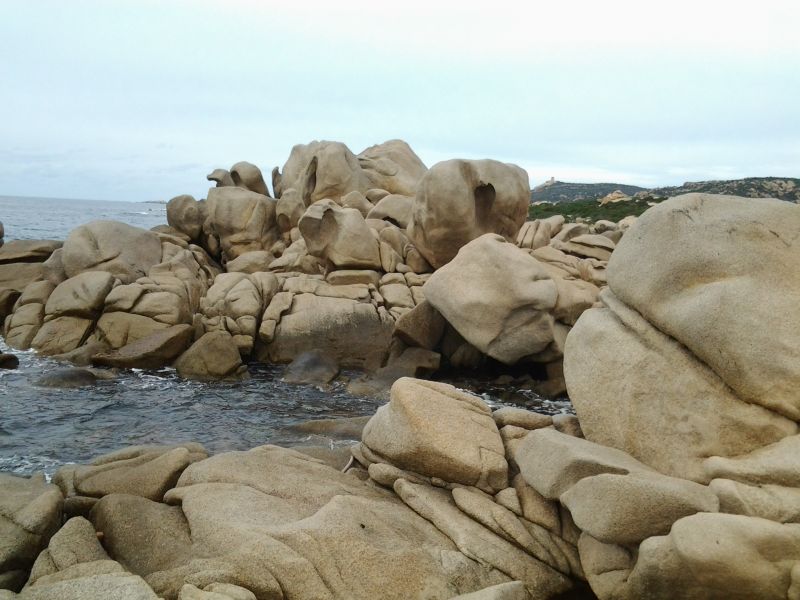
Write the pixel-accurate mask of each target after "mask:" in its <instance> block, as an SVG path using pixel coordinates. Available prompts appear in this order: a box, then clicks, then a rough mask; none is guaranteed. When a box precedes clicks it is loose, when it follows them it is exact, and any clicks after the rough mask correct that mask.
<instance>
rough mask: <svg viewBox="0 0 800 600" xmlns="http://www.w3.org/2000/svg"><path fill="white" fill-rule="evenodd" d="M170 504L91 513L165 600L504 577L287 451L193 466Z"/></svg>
mask: <svg viewBox="0 0 800 600" xmlns="http://www.w3.org/2000/svg"><path fill="white" fill-rule="evenodd" d="M166 501H167V502H168V503H170V506H165V505H163V504H157V503H154V502H150V501H147V500H144V499H141V498H135V497H132V496H125V495H112V496H106V497H105V498H103V499H102V500H101V501H100V502H99V503H98V504H97V506H96V507H95V508H94V509H93V511H92V520H93V522H94V524H95V526H96V527H97V528H98V529H101V530H102V531H103V532H104V534H105V535H104V544H105V545H106V547H107V548H108V549H109V552H111V553H112V554H113V555H114V556H116V557H117V558H118V560H120V561H121V562H123V563H124V564H125V565H127V566H128V567H129V568H131V569H132V570H133V571H134V572H136V573H138V574H140V575H142V576H143V577H144V578H145V579H146V580H147V581H148V583H149V584H150V585H151V586H152V587H153V589H155V590H156V592H157V593H158V594H159V595H161V596H164V597H166V598H174V597H177V595H178V593H179V591H180V589H181V588H182V587H183V585H184V584H185V583H186V582H187V581H190V582H192V584H193V585H195V586H196V587H198V588H200V589H204V591H213V590H212V589H211V587H210V586H211V584H214V583H220V582H225V583H228V584H233V585H236V586H239V587H241V588H244V589H246V590H250V591H251V592H252V593H253V594H254V595H255V596H256V597H257V598H280V597H288V598H334V597H340V598H352V599H353V600H374V599H375V598H386V599H387V600H422V599H423V598H431V597H434V598H449V597H452V596H454V595H458V594H459V593H465V592H470V591H474V590H478V589H483V588H486V587H489V586H491V585H495V584H498V583H502V582H505V581H508V580H509V578H508V576H506V575H504V574H503V573H501V572H500V571H498V570H497V569H495V568H492V567H490V566H487V565H486V564H485V563H484V564H479V563H478V562H476V561H474V560H471V559H469V558H467V557H466V556H465V555H463V554H462V553H461V552H459V551H458V549H457V548H456V546H455V545H454V544H453V543H452V542H451V541H450V540H449V539H448V538H447V537H446V536H445V535H444V534H442V533H441V532H440V531H439V530H437V529H436V527H434V526H433V525H431V524H430V523H429V522H427V521H426V520H425V519H423V518H421V517H420V516H419V515H417V514H416V513H415V512H414V511H412V510H410V509H409V508H407V507H406V506H405V505H404V504H403V503H402V502H401V501H399V500H398V499H397V498H396V497H394V495H393V494H391V493H390V492H387V491H385V490H382V489H380V488H377V487H376V486H374V485H370V484H366V483H364V482H361V481H359V480H358V479H357V478H355V477H353V476H352V475H349V474H344V473H340V472H337V471H336V470H334V469H331V468H330V467H328V466H326V465H324V464H322V463H321V462H320V461H317V460H314V459H313V458H310V457H308V456H305V455H303V454H301V453H299V452H294V451H292V450H286V449H282V448H277V447H271V446H264V447H260V448H254V449H253V450H250V451H248V452H230V453H224V454H219V455H216V456H214V457H211V458H209V459H207V460H205V461H201V462H199V463H195V464H194V465H192V466H190V467H189V468H187V469H186V470H185V471H184V473H183V475H182V476H181V479H180V480H179V482H178V486H177V487H176V488H174V489H173V490H171V491H170V492H169V493H168V494H167V497H166ZM454 509H455V508H454ZM455 510H456V511H457V509H455ZM518 552H519V553H520V554H524V553H522V551H518ZM529 560H533V559H529Z"/></svg>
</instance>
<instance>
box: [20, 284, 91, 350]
mask: <svg viewBox="0 0 800 600" xmlns="http://www.w3.org/2000/svg"><path fill="white" fill-rule="evenodd" d="M67 281H69V280H67ZM93 327H94V321H92V320H91V319H84V318H81V317H68V316H65V317H56V318H54V319H52V320H51V321H45V322H44V323H43V324H42V326H41V327H40V328H39V331H37V332H36V335H35V336H34V337H33V340H31V347H32V348H34V349H35V350H36V351H37V352H39V354H44V355H52V354H62V353H64V352H69V351H71V350H75V348H77V347H78V346H80V345H82V344H83V343H84V342H85V341H86V340H87V339H88V337H89V335H90V334H91V333H92V328H93Z"/></svg>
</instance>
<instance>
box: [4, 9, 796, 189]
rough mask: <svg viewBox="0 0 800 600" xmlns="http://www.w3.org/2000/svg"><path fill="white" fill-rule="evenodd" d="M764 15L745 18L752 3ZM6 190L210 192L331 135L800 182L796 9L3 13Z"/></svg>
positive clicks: (673, 175)
mask: <svg viewBox="0 0 800 600" xmlns="http://www.w3.org/2000/svg"><path fill="white" fill-rule="evenodd" d="M742 6H745V7H746V10H745V9H743V8H741V7H742ZM0 10H2V18H0V58H1V60H0V109H1V110H2V121H0V123H2V124H1V125H0V194H7V195H29V196H55V197H68V198H96V199H108V200H166V199H169V198H170V197H172V196H175V195H177V194H180V193H191V194H194V195H195V196H196V197H203V196H204V195H205V191H206V189H207V187H208V182H207V181H206V180H205V175H206V174H207V173H209V172H210V171H211V170H212V169H213V168H215V167H224V168H227V167H229V166H230V165H232V164H233V163H235V162H237V161H239V160H249V161H251V162H254V163H256V164H258V165H259V166H260V167H261V168H262V170H263V171H264V172H265V175H266V176H267V179H268V178H269V177H268V176H269V171H270V170H271V169H272V167H273V166H275V165H281V166H282V165H283V163H284V162H285V161H286V158H287V157H288V155H289V151H290V150H291V147H292V146H293V145H294V144H296V143H307V142H309V141H311V140H314V139H331V140H340V141H343V142H345V143H346V144H347V145H348V146H349V147H350V148H351V149H352V150H353V151H354V152H356V153H358V152H360V151H361V150H363V149H364V148H365V147H366V146H369V145H371V144H374V143H379V142H382V141H385V140H387V139H391V138H402V139H405V140H406V141H408V142H409V143H410V144H411V146H412V147H413V148H414V149H415V150H416V152H417V153H418V154H419V155H420V157H421V158H422V159H423V161H425V163H426V164H428V166H430V165H432V164H434V163H435V162H438V161H440V160H445V159H447V158H455V157H460V158H497V159H500V160H504V161H509V162H514V163H517V164H519V165H520V166H522V167H524V168H525V169H527V170H528V173H529V175H530V179H531V185H532V186H533V185H536V184H538V183H541V182H542V181H544V180H545V179H547V178H549V177H550V176H555V177H556V178H557V179H561V180H566V181H587V182H589V181H595V182H597V181H614V182H620V183H633V184H639V185H644V186H651V185H660V184H675V183H681V182H683V181H687V180H701V179H713V178H716V179H719V178H735V177H743V176H765V175H776V176H794V177H800V34H798V23H800V2H797V0H788V1H778V0H760V1H759V2H749V3H747V4H741V3H735V2H730V1H728V2H716V1H704V0H691V1H685V0H671V1H670V2H659V3H654V2H643V1H642V0H605V1H603V2H597V1H591V2H589V1H584V2H576V1H570V0H558V1H556V0H552V1H550V2H523V1H522V0H515V1H513V2H507V1H505V0H491V1H489V0H482V1H480V2H472V1H469V0H458V1H452V2H451V1H437V0H426V1H417V0H403V1H402V2H382V1H380V0H370V1H369V2H348V1H347V0H339V1H330V0H325V1H316V0H304V1H302V2H290V1H287V0H284V1H282V2H280V3H276V2H267V1H258V2H257V1H254V0H253V1H244V0H238V1H237V0H224V1H223V0H206V1H202V0H193V1H191V2H190V1H177V0H150V1H148V0H132V1H128V0H114V1H109V0H96V1H80V0H69V1H66V0H56V1H46V0H20V1H17V0H0Z"/></svg>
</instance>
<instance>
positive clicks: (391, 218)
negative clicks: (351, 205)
mask: <svg viewBox="0 0 800 600" xmlns="http://www.w3.org/2000/svg"><path fill="white" fill-rule="evenodd" d="M413 206H414V198H413V197H412V196H402V195H400V194H389V195H388V196H384V197H383V198H382V199H381V200H380V202H378V203H377V204H376V205H375V206H374V207H373V208H372V209H371V210H370V211H369V213H368V214H367V215H366V218H367V219H380V220H382V221H388V222H390V223H394V224H395V225H397V226H398V227H400V228H402V229H405V228H406V227H408V224H409V222H410V220H411V211H412V209H413Z"/></svg>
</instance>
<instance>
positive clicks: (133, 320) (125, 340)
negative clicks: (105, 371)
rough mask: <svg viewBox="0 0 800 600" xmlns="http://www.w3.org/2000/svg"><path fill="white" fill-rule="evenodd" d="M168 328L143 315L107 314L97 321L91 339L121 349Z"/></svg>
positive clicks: (166, 325) (167, 325) (165, 324)
mask: <svg viewBox="0 0 800 600" xmlns="http://www.w3.org/2000/svg"><path fill="white" fill-rule="evenodd" d="M120 287H122V286H120ZM169 326H170V325H169V324H167V323H161V322H159V321H155V320H154V319H151V318H150V317H146V316H143V315H137V314H129V313H126V312H107V313H104V314H103V315H102V316H101V317H100V319H99V320H98V321H97V324H96V325H95V331H94V335H93V337H94V338H95V339H96V340H97V341H98V342H102V343H104V344H106V345H108V346H109V347H110V348H122V347H123V346H125V345H126V344H131V343H133V342H135V341H136V340H141V339H143V338H146V337H148V336H150V335H152V334H154V333H155V332H157V331H161V330H164V329H167V328H168V327H169Z"/></svg>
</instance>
